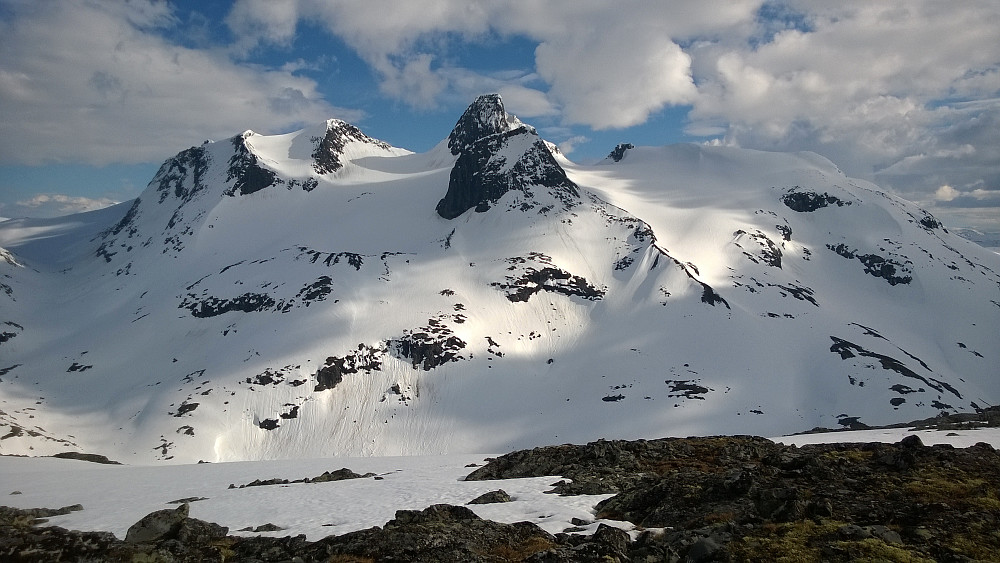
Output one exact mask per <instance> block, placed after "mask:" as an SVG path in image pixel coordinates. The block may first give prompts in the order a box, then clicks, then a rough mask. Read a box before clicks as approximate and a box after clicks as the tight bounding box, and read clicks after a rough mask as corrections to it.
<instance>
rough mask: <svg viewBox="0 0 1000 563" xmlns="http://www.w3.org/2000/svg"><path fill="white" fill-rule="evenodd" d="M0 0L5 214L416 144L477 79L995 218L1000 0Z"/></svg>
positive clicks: (590, 149) (584, 153) (936, 208)
mask: <svg viewBox="0 0 1000 563" xmlns="http://www.w3.org/2000/svg"><path fill="white" fill-rule="evenodd" d="M52 6H53V4H52V3H49V2H38V1H37V0H0V115H3V116H4V117H3V120H0V216H5V217H12V216H14V217H16V216H39V217H41V216H52V215H58V214H65V213H70V212H76V211H81V210H86V209H93V208H97V207H100V206H103V205H107V204H108V203H110V202H112V201H123V200H127V199H130V198H133V197H136V196H137V195H139V193H140V192H141V190H142V189H143V188H144V187H145V185H146V183H147V182H148V181H149V180H150V179H151V178H152V175H153V174H154V173H155V171H156V169H157V167H158V166H159V163H160V162H162V161H163V160H164V159H166V158H168V157H169V156H171V155H173V154H175V153H177V152H179V151H180V150H183V149H185V148H187V147H189V146H192V145H196V144H199V143H201V142H202V141H204V140H205V139H220V138H225V137H229V136H232V135H234V134H236V133H239V132H242V131H243V130H246V129H253V130H255V131H258V132H260V133H265V134H266V133H283V132H287V131H291V130H295V129H298V128H300V127H302V126H305V125H308V124H312V123H316V122H319V121H322V120H324V119H326V118H328V117H338V118H341V119H345V120H347V121H350V122H352V123H355V124H356V125H358V126H360V127H361V128H362V129H363V130H364V131H365V132H366V133H368V134H369V135H371V136H373V137H377V138H380V139H383V140H385V141H387V142H390V143H392V144H394V145H396V146H401V147H404V148H408V149H410V150H414V151H423V150H427V149H428V148H430V147H431V146H433V145H434V144H435V143H437V142H438V141H440V140H441V139H442V138H444V137H446V136H447V134H448V132H449V131H450V129H451V127H452V126H453V124H454V122H455V120H456V119H457V118H458V116H459V115H460V114H461V112H462V110H463V109H464V108H465V106H466V105H467V104H468V103H469V102H471V101H472V100H473V99H474V98H475V97H476V96H477V95H479V94H481V93H486V92H500V93H501V94H502V95H503V96H504V100H505V102H506V105H507V108H508V111H511V112H512V113H515V114H517V115H518V116H519V117H520V118H521V119H522V120H523V121H525V122H528V123H531V124H532V125H534V126H535V127H536V128H537V129H538V130H539V132H540V134H541V135H542V136H543V137H545V138H546V139H548V140H550V141H552V142H554V143H556V144H559V145H560V146H561V147H562V148H563V150H564V152H566V153H567V155H568V156H569V158H571V159H572V160H576V161H580V162H586V161H589V160H593V159H597V158H600V157H602V156H604V155H606V154H607V153H608V152H609V151H610V150H611V148H613V147H614V145H615V144H617V143H619V142H631V143H633V144H636V145H664V144H670V143H675V142H707V143H718V144H727V145H733V146H742V147H746V148H757V149H763V150H782V151H794V150H812V151H815V152H818V153H820V154H822V155H824V156H826V157H827V158H830V159H831V160H833V161H834V162H835V163H836V164H838V165H839V166H840V167H841V169H842V170H844V171H845V172H846V173H847V174H849V175H851V176H854V177H859V178H864V179H867V180H871V181H874V182H876V183H877V184H879V185H880V186H883V187H884V188H886V189H888V190H891V191H893V192H895V193H897V194H899V195H901V196H903V197H906V198H908V199H911V200H914V201H917V202H918V203H920V204H922V205H924V206H925V207H927V208H928V209H930V210H931V211H932V212H934V213H935V214H937V215H938V216H940V217H941V218H942V219H943V220H944V221H945V222H946V224H950V225H953V226H973V227H977V228H979V229H980V230H1000V126H998V125H1000V41H998V40H997V39H998V37H1000V3H997V2H994V1H990V0H983V1H973V0H968V1H963V2H959V3H952V2H946V3H945V2H936V1H934V0H926V1H924V0H907V1H901V0H900V1H886V2H878V3H872V2H867V1H866V2H862V1H853V0H845V1H842V2H835V3H830V2H818V1H817V2H812V1H800V0H780V1H771V0H768V1H763V0H724V1H723V0H719V1H716V2H713V1H703V0H698V1H695V0H675V1H672V2H659V1H650V0H644V1H640V0H619V1H617V2H613V3H612V2H598V1H596V0H573V1H570V0H551V1H547V2H536V1H529V0H506V1H501V0H498V1H495V2H481V3H470V2H468V1H458V0H410V1H390V0H371V1H366V2H357V1H338V0H235V1H214V2H202V1H197V2H195V1H174V2H168V1H158V0H129V1H120V0H64V1H62V2H59V7H60V9H59V10H54V9H52Z"/></svg>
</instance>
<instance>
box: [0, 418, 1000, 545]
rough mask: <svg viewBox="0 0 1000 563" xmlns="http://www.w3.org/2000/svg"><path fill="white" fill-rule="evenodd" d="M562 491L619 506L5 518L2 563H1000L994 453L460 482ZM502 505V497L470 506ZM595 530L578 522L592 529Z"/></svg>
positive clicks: (634, 459) (595, 470) (528, 466)
mask: <svg viewBox="0 0 1000 563" xmlns="http://www.w3.org/2000/svg"><path fill="white" fill-rule="evenodd" d="M545 475H561V476H563V479H562V480H559V481H558V482H556V483H554V484H553V494H563V495H573V494H598V493H615V495H614V496H613V497H611V498H609V499H607V500H605V501H603V502H601V503H600V504H598V505H597V506H596V509H595V512H596V514H595V516H596V517H597V518H606V519H616V520H625V521H628V522H631V523H632V524H634V525H635V526H636V531H634V532H632V533H631V535H630V534H629V533H627V532H624V531H622V530H619V529H617V528H614V527H610V526H606V525H602V526H600V527H599V528H598V529H597V531H596V532H595V533H593V534H592V535H589V536H587V535H581V534H579V533H574V532H579V531H580V530H578V529H574V528H570V529H568V530H566V531H565V533H560V534H556V535H552V534H549V533H547V532H545V531H544V530H542V529H541V528H539V527H538V526H536V525H534V524H532V523H528V522H520V523H515V524H501V523H497V522H492V521H489V520H483V519H481V518H479V517H478V516H476V514H475V513H473V512H472V511H471V510H470V509H468V508H466V507H464V506H451V505H434V506H430V507H428V508H426V509H424V510H420V511H414V510H400V511H398V512H397V513H396V517H395V518H394V519H393V520H390V521H389V522H387V523H386V524H385V525H384V526H382V527H374V528H370V529H367V530H360V531H357V532H352V533H348V534H344V535H341V536H330V537H327V538H324V539H321V540H319V541H315V542H309V541H306V539H305V537H304V536H296V537H284V538H274V537H239V536H232V535H229V530H228V529H227V528H225V527H222V526H219V525H217V524H213V523H210V522H204V521H202V520H198V519H196V518H191V517H189V516H188V506H187V504H181V505H180V506H179V507H177V508H175V509H170V510H162V511H158V512H154V513H152V514H150V515H149V516H147V517H145V518H143V519H142V520H141V521H140V522H137V523H136V524H135V525H134V526H132V528H130V529H129V531H128V534H127V536H126V538H125V539H124V540H122V539H119V538H117V537H115V536H114V535H112V534H110V533H107V532H79V531H70V530H65V529H62V528H58V527H46V526H43V525H40V524H43V523H44V518H45V517H47V516H52V515H55V514H59V513H65V511H67V510H74V509H79V508H80V507H65V508H62V509H55V510H50V509H30V510H19V509H12V508H6V507H0V560H4V561H46V562H47V561H163V562H171V561H178V562H187V561H260V562H278V561H302V562H308V561H340V562H347V561H456V562H457V561H463V562H464V561H538V562H560V561H861V560H864V561H871V560H880V561H997V560H1000V555H998V554H1000V531H998V526H1000V453H998V452H997V451H996V450H995V449H994V448H993V447H992V446H990V445H988V444H977V445H975V446H972V447H970V448H965V449H956V448H953V447H951V446H946V445H937V446H932V447H928V446H924V445H923V444H922V443H921V442H920V440H919V438H917V437H915V436H910V437H908V438H906V439H904V440H903V441H902V442H900V443H898V444H877V443H873V444H824V445H810V446H803V447H795V446H784V445H780V444H776V443H774V442H771V441H769V440H766V439H763V438H755V437H709V438H683V439H682V438H676V439H674V438H670V439H661V440H639V441H598V442H593V443H590V444H587V445H582V446H577V445H563V446H549V447H544V448H536V449H533V450H525V451H518V452H513V453H510V454H507V455H504V456H502V457H499V458H497V459H494V460H491V461H490V462H489V463H488V464H486V465H485V466H483V467H480V468H478V469H476V470H475V471H474V472H473V473H472V474H470V475H469V476H468V477H467V479H470V480H494V479H497V480H501V479H508V478H519V477H537V476H545ZM505 500H509V497H506V495H505V494H504V493H502V491H495V492H494V493H490V494H488V495H484V497H482V498H479V499H474V502H480V503H482V502H503V501H505ZM588 523H589V522H579V524H580V525H586V524H588Z"/></svg>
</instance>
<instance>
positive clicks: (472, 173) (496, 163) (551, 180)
mask: <svg viewBox="0 0 1000 563" xmlns="http://www.w3.org/2000/svg"><path fill="white" fill-rule="evenodd" d="M518 143H523V145H524V148H523V149H520V150H521V153H520V155H518V156H516V157H514V156H513V155H514V154H517V150H518V149H517V148H516V144H518ZM511 149H514V150H511ZM501 152H504V153H509V154H505V155H501V154H500V153H501ZM515 158H516V160H514V159H515ZM512 160H513V162H511V161H512ZM534 187H537V188H541V189H540V190H538V192H540V193H538V194H536V192H535V191H534V190H533V189H532V188H534ZM515 190H516V191H519V192H521V193H522V194H523V195H524V197H523V198H522V199H521V200H519V201H515V202H512V209H518V210H521V211H529V210H532V209H536V208H537V209H538V211H539V213H547V212H548V211H551V210H553V209H554V208H555V207H557V206H558V207H560V208H562V209H569V208H571V207H573V206H574V205H576V203H577V202H578V201H579V199H580V191H579V189H578V188H577V185H576V184H574V183H573V182H572V181H571V180H570V179H569V178H568V177H567V176H566V171H565V170H563V169H562V167H561V166H559V163H558V162H556V160H555V158H554V157H553V156H552V153H551V152H549V149H548V147H547V146H546V145H545V142H544V141H542V140H541V139H539V138H538V136H537V135H536V134H535V132H534V131H533V130H529V129H528V128H527V127H524V126H522V127H519V128H517V129H514V130H512V131H508V132H506V133H504V134H502V135H494V136H490V137H485V138H482V139H479V140H478V141H476V142H475V143H473V144H472V145H470V146H468V147H466V148H464V149H463V150H462V152H461V154H459V157H458V160H456V161H455V166H454V167H453V168H452V169H451V176H450V178H449V180H448V192H447V193H446V194H445V196H444V197H443V198H441V201H439V202H438V204H437V208H436V209H437V212H438V215H440V216H441V217H444V218H445V219H454V218H456V217H458V216H459V215H461V214H463V213H465V212H466V211H468V210H469V209H473V208H475V210H476V212H477V213H482V212H485V211H488V210H489V209H490V207H491V206H492V205H493V204H496V203H497V202H498V201H499V200H500V198H501V197H503V195H504V194H506V193H507V192H509V191H515ZM543 194H544V195H545V196H548V197H545V198H544V200H545V201H544V202H543V201H541V200H540V199H541V198H539V197H538V196H541V195H543Z"/></svg>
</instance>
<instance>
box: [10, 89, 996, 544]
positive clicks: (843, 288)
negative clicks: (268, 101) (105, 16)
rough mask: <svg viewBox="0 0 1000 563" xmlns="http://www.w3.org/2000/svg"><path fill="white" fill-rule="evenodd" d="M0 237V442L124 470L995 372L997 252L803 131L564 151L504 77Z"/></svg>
mask: <svg viewBox="0 0 1000 563" xmlns="http://www.w3.org/2000/svg"><path fill="white" fill-rule="evenodd" d="M442 133H445V132H442ZM0 247H2V248H3V250H0V453H3V454H23V455H47V454H52V453H57V452H64V451H82V452H91V453H98V454H103V455H106V456H108V457H110V458H112V459H116V460H119V461H122V462H125V463H128V464H131V465H134V466H135V467H127V468H120V469H108V470H107V471H121V472H136V473H135V476H134V479H133V476H132V475H129V477H128V478H123V479H122V482H125V481H128V482H132V481H133V480H137V481H138V483H137V484H135V485H134V486H142V485H141V483H142V479H141V478H140V477H139V475H140V474H141V473H142V472H148V475H150V478H149V480H150V481H151V482H152V481H156V480H157V479H160V478H159V477H156V475H159V474H157V473H156V471H159V469H156V468H151V467H142V466H143V465H149V464H157V463H159V462H169V463H193V462H196V461H199V460H204V461H210V462H236V461H245V460H288V459H317V458H332V457H340V458H343V457H354V458H360V457H368V456H414V455H430V454H470V457H469V458H468V459H479V458H477V457H476V456H475V455H471V454H476V453H483V452H505V451H510V450H513V449H518V448H524V447H531V446H536V445H541V444H553V443H565V442H575V443H582V442H586V441H590V440H594V439H597V438H608V439H612V438H644V437H645V438H654V437H664V436H689V435H712V434H736V433H738V434H754V435H764V436H768V435H770V436H774V435H781V434H789V433H793V432H798V431H803V430H807V429H810V428H813V427H828V428H835V427H852V426H858V425H860V424H869V425H876V424H889V423H896V422H902V421H907V420H915V419H920V418H927V417H932V416H934V415H936V414H937V413H939V412H941V411H946V412H971V411H975V410H977V409H984V408H986V407H989V406H991V405H994V404H996V403H997V399H998V397H1000V367H998V366H1000V359H998V354H1000V256H998V255H997V254H995V253H993V252H990V251H988V250H986V249H984V248H981V247H979V246H977V245H976V244H974V243H972V242H970V241H968V240H965V239H962V238H960V237H958V236H956V235H954V234H953V233H950V232H949V230H948V229H947V228H946V227H945V226H944V225H942V224H941V223H940V222H939V221H938V220H937V219H935V218H934V217H933V216H932V215H930V214H929V213H927V212H926V211H924V210H922V209H920V208H919V207H918V206H916V205H914V204H912V203H910V202H907V201H904V200H902V199H900V198H898V197H895V196H894V195H892V194H890V193H887V192H885V191H883V190H881V189H879V188H878V187H877V186H875V185H872V184H871V183H868V182H865V181H861V180H856V179H852V178H849V177H847V176H845V175H844V174H843V173H841V171H840V170H838V168H837V167H836V166H835V165H834V164H833V163H831V162H829V161H828V160H826V159H824V158H822V157H820V156H818V155H816V154H812V153H795V154H787V153H770V152H761V151H752V150H744V149H737V148H728V147H708V146H697V145H677V146H667V147H630V146H629V145H622V146H620V147H618V148H616V150H615V151H613V152H612V155H611V156H609V158H608V159H606V160H604V161H602V162H600V163H597V164H594V165H587V166H584V165H579V164H575V163H573V162H570V161H569V160H567V159H566V158H565V157H564V156H562V155H561V154H559V153H558V152H557V151H554V150H553V149H552V147H551V145H550V144H548V143H546V142H544V141H543V140H542V139H540V138H539V137H538V135H537V133H536V131H535V130H534V129H533V128H532V127H531V126H529V125H526V124H524V123H522V122H521V121H519V120H518V119H516V118H514V117H513V116H510V115H508V114H507V113H506V112H505V111H504V108H503V104H502V101H501V100H500V98H499V96H495V95H494V96H483V97H481V98H480V99H478V100H476V102H475V103H474V104H472V106H470V108H469V110H467V111H466V113H465V114H464V115H463V116H461V118H460V119H459V120H458V122H457V124H456V127H455V129H454V130H453V131H452V132H451V134H450V135H448V137H447V138H446V139H445V140H443V141H442V142H441V143H440V144H439V145H438V146H437V147H435V148H434V149H432V150H430V151H428V152H426V153H419V154H417V153H412V152H410V151H407V150H404V149H400V148H396V147H392V146H390V145H388V144H386V143H384V142H381V141H378V140H376V139H372V138H370V137H368V136H366V135H365V134H364V133H362V132H361V131H360V130H358V129H357V128H356V127H354V126H353V125H350V124H347V123H344V122H341V121H337V120H330V121H327V122H325V123H321V124H318V125H316V126H314V127H310V128H307V129H304V130H302V131H298V132H294V133H289V134H285V135H276V136H265V135H259V134H256V133H253V132H252V131H248V132H245V133H242V134H239V135H236V136H234V137H232V138H230V139H225V140H220V141H215V142H207V143H206V144H203V145H201V146H197V147H191V148H189V149H186V150H184V151H181V152H180V153H178V154H177V155H176V156H174V157H172V158H170V159H168V160H167V161H165V162H164V163H163V165H162V166H161V168H160V170H159V171H158V173H157V174H156V176H155V177H154V178H153V179H152V181H151V182H150V183H149V185H148V187H147V188H146V189H145V191H143V193H142V194H141V195H140V197H139V198H137V199H136V200H134V201H131V202H126V203H123V204H120V205H117V206H114V207H111V208H107V209H103V210H100V211H94V212H89V213H83V214H78V215H71V216H67V217H60V218H56V219H9V220H7V221H3V222H0ZM480 457H481V456H480ZM421 459H425V460H426V461H424V462H420V463H425V464H426V465H422V466H420V467H423V469H421V471H424V470H426V471H431V472H436V471H440V472H441V474H442V475H450V476H451V478H452V480H453V481H454V477H455V476H457V475H458V474H459V471H458V468H450V469H449V468H445V467H443V466H439V465H436V464H447V463H451V462H449V461H445V459H444V458H441V459H440V460H439V459H437V458H421ZM456 459H465V458H463V457H461V456H459V457H458V458H456ZM3 463H4V464H5V465H6V466H7V467H8V468H10V470H11V471H14V469H13V468H14V467H15V466H12V465H10V464H23V463H25V462H24V461H23V460H11V459H5V460H3ZM35 463H38V464H40V465H38V466H37V467H34V466H29V465H21V466H20V467H24V468H32V469H29V470H32V471H33V470H35V469H37V470H38V471H39V472H40V474H45V473H46V472H49V473H48V474H50V475H58V467H59V465H58V464H65V463H66V462H65V461H52V460H43V461H38V462H35ZM269 463H273V464H275V465H274V467H275V468H278V467H284V468H287V470H286V472H287V473H288V474H289V476H291V474H292V473H295V476H297V477H306V476H309V475H311V473H310V471H312V470H314V469H318V465H296V462H283V461H272V462H269ZM305 463H306V462H302V464H305ZM317 463H319V462H309V464H317ZM345 463H346V462H345ZM351 463H352V464H354V465H356V467H351V469H353V470H355V471H361V470H365V471H391V470H392V469H394V468H395V461H394V459H393V458H387V459H372V460H369V461H366V462H361V461H358V462H357V463H355V462H354V461H352V462H351ZM414 463H416V462H414ZM282 464H285V465H282ZM319 465H322V464H319ZM227 466H228V467H240V466H239V465H232V466H230V465H228V464H227ZM185 467H188V469H177V471H182V472H183V471H191V472H195V473H192V475H196V476H197V479H194V478H193V479H191V480H192V481H198V480H199V479H204V480H205V481H206V482H209V481H211V482H213V483H214V482H216V481H218V483H221V482H222V481H224V480H229V479H234V478H233V477H229V476H225V477H223V473H216V472H217V471H219V470H218V469H217V467H222V466H219V465H215V464H212V465H211V466H205V467H204V468H202V466H194V465H191V466H185ZM292 468H294V469H296V471H292ZM298 469H301V471H299V470H298ZM324 469H336V468H333V467H327V466H324ZM104 470H105V468H101V471H104ZM92 471H98V470H97V469H92V470H88V471H85V472H82V473H81V475H89V474H91V472H92ZM254 472H257V470H256V469H255V470H254ZM108 474H110V473H108ZM300 474H301V475H300ZM10 475H11V473H8V472H6V471H5V472H4V478H5V479H7V478H9V476H10ZM123 475H124V474H123ZM53 478H56V477H53ZM81 478H84V477H81ZM392 479H393V477H390V476H386V479H385V481H384V482H379V483H378V484H379V485H391V484H392V483H393V481H392ZM213 480H214V481H213ZM352 486H357V487H361V486H362V485H360V484H352ZM364 486H371V487H374V486H375V484H372V483H370V484H367V485H364ZM523 487H525V489H524V491H525V492H524V493H523V494H524V495H528V492H527V491H529V490H531V489H532V487H536V488H540V487H542V485H538V484H537V483H534V482H530V481H527V482H525V483H523ZM293 488H294V487H293ZM300 488H302V487H300ZM371 492H372V494H374V493H375V491H374V490H373V491H371ZM473 492H475V491H473V490H472V489H469V490H468V491H466V490H464V489H463V490H462V491H461V493H462V494H463V495H465V494H472V493H473ZM25 493H26V494H25V500H27V498H28V495H27V492H26V491H25ZM171 494H174V493H173V492H171ZM192 494H205V493H194V492H192ZM231 494H232V495H233V498H237V497H238V496H239V495H255V494H270V493H264V492H259V491H246V492H243V491H241V492H240V493H231ZM366 494H367V493H366ZM393 494H402V492H401V491H397V492H394V493H393ZM429 494H432V495H433V494H437V493H429ZM441 494H444V493H441ZM448 494H458V493H457V492H456V493H448ZM167 496H170V495H167ZM176 496H190V495H188V494H187V493H186V492H183V491H177V494H176ZM205 496H210V497H211V495H208V494H205ZM529 496H530V495H529ZM248 498H249V497H248ZM463 498H464V497H463ZM165 500H170V499H159V498H157V500H156V502H157V503H161V502H164V501H165ZM426 500H427V499H421V500H420V502H415V504H420V503H425V504H426ZM38 502H41V499H40V500H39V501H38ZM52 502H55V500H54V499H53V500H51V501H49V500H48V499H45V502H41V504H51V503H52ZM213 502H217V501H213ZM192 506H193V508H192V509H193V510H206V511H212V510H216V509H215V508H212V507H213V503H212V502H209V501H205V503H204V504H200V503H195V504H194V505H192ZM233 506H235V505H233ZM145 508H147V507H144V508H137V509H136V512H142V511H143V510H145ZM577 508H578V507H575V505H574V507H566V508H565V509H559V510H565V511H566V512H565V513H566V514H570V513H571V512H572V510H576V509H577ZM218 510H227V509H222V508H219V509H218ZM525 510H528V511H529V512H531V511H534V512H537V513H538V514H541V513H543V512H546V511H547V510H549V508H544V509H543V508H536V507H532V508H530V509H529V508H525ZM552 510H555V509H554V508H553V509H552ZM534 512H533V513H534ZM213 514H214V513H213ZM213 514H204V515H203V516H205V517H207V518H209V519H210V518H212V517H214V516H213ZM373 514H375V513H374V512H373ZM133 516H135V514H133V513H129V514H128V515H118V516H114V515H111V516H108V518H113V520H108V521H107V523H106V526H107V529H111V530H118V531H120V528H121V526H123V525H126V523H131V522H133V521H134V518H133ZM384 517H385V515H384V514H383V513H381V512H379V513H378V515H377V516H372V521H375V520H378V519H384ZM69 518H72V517H69ZM321 520H322V519H319V520H318V519H311V520H310V521H309V523H302V524H301V526H302V527H301V528H300V529H301V530H302V531H303V532H304V533H307V534H310V535H311V534H317V533H319V532H320V531H321V530H320V528H318V527H317V526H322V525H323V524H334V525H341V524H338V523H337V522H333V521H332V520H331V521H326V520H322V521H321ZM357 520H358V521H362V520H364V518H361V517H358V519H357ZM290 524H291V525H298V524H294V523H293V522H290ZM74 525H76V524H74ZM230 525H232V526H237V527H241V526H239V525H238V524H230Z"/></svg>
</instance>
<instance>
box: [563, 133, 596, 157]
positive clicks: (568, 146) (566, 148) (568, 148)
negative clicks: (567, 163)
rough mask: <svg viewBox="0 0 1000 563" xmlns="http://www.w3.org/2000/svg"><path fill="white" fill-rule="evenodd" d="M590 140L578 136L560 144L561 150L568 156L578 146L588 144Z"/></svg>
mask: <svg viewBox="0 0 1000 563" xmlns="http://www.w3.org/2000/svg"><path fill="white" fill-rule="evenodd" d="M589 140H590V139H589V138H588V137H584V136H583V135H576V136H573V137H570V138H569V139H566V140H565V141H563V142H561V143H559V150H560V151H562V153H563V154H565V155H568V154H570V153H572V152H573V151H574V150H576V145H579V144H581V143H586V142H587V141H589Z"/></svg>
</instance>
